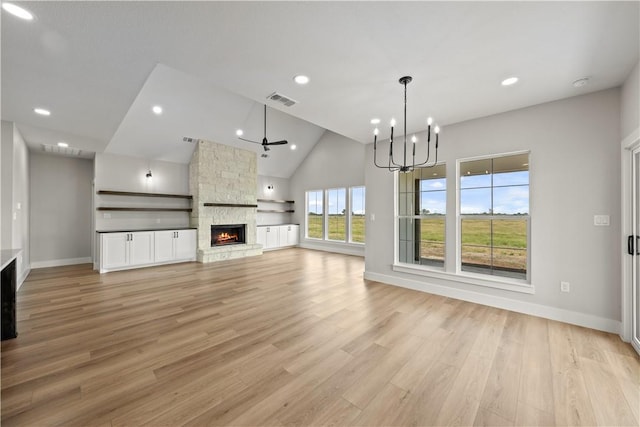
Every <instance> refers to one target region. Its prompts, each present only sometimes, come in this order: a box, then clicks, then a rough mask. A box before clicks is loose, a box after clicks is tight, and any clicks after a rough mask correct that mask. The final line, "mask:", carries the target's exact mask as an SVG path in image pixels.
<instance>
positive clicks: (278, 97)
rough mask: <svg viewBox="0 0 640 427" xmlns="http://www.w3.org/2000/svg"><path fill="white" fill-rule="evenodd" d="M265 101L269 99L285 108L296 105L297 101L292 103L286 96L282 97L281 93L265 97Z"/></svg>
mask: <svg viewBox="0 0 640 427" xmlns="http://www.w3.org/2000/svg"><path fill="white" fill-rule="evenodd" d="M267 99H270V100H272V101H275V102H279V103H280V104H284V105H285V106H286V107H291V106H292V105H295V104H297V103H298V101H294V100H293V99H291V98H289V97H288V96H284V95H283V94H281V93H278V92H273V93H272V94H271V95H269V96H267Z"/></svg>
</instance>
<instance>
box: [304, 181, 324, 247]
mask: <svg viewBox="0 0 640 427" xmlns="http://www.w3.org/2000/svg"><path fill="white" fill-rule="evenodd" d="M318 192H319V193H321V194H322V198H321V199H322V218H323V220H322V237H310V236H309V212H310V211H309V194H310V193H318ZM325 197H326V196H325V191H324V190H307V191H306V192H305V201H304V210H305V212H304V222H305V227H304V237H305V239H310V240H317V241H321V240H325V239H324V236H325V233H326V227H325V224H324V216H325V211H326V209H325V205H326V202H325Z"/></svg>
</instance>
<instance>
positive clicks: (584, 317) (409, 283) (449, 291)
mask: <svg viewBox="0 0 640 427" xmlns="http://www.w3.org/2000/svg"><path fill="white" fill-rule="evenodd" d="M364 278H365V280H372V281H375V282H380V283H384V284H387V285H393V286H399V287H401V288H407V289H413V290H415V291H421V292H427V293H430V294H435V295H440V296H444V297H449V298H455V299H459V300H463V301H468V302H473V303H476V304H481V305H487V306H490V307H495V308H500V309H503V310H509V311H515V312H517V313H523V314H529V315H532V316H537V317H542V318H545V319H551V320H557V321H559V322H565V323H570V324H572V325H578V326H584V327H586V328H591V329H597V330H599V331H604V332H610V333H615V334H619V333H620V328H621V323H620V322H619V321H617V320H613V319H607V318H604V317H598V316H593V315H590V314H585V313H580V312H577V311H570V310H565V309H562V308H557V307H550V306H546V305H540V304H533V303H529V302H524V301H519V300H515V299H511V298H505V297H499V296H493V295H487V294H483V293H479V292H473V291H469V290H464V289H458V288H451V287H448V286H442V285H436V284H432V283H425V282H421V281H417V280H412V279H405V278H401V277H395V276H390V275H386V274H380V273H374V272H369V271H365V272H364Z"/></svg>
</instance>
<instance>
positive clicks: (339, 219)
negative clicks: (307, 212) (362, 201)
mask: <svg viewBox="0 0 640 427" xmlns="http://www.w3.org/2000/svg"><path fill="white" fill-rule="evenodd" d="M346 195H347V191H346V190H345V189H344V188H335V189H331V190H327V211H328V217H327V239H328V240H339V241H342V242H344V241H346V240H347V215H346V214H347V209H346Z"/></svg>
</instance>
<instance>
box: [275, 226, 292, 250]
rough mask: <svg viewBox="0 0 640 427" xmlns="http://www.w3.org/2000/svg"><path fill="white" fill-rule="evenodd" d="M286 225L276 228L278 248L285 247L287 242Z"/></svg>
mask: <svg viewBox="0 0 640 427" xmlns="http://www.w3.org/2000/svg"><path fill="white" fill-rule="evenodd" d="M287 227H288V226H287V225H281V226H279V227H278V240H279V243H280V244H279V245H278V246H287V244H288V243H287V241H288V240H289V239H288V237H287V233H288V231H287Z"/></svg>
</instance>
